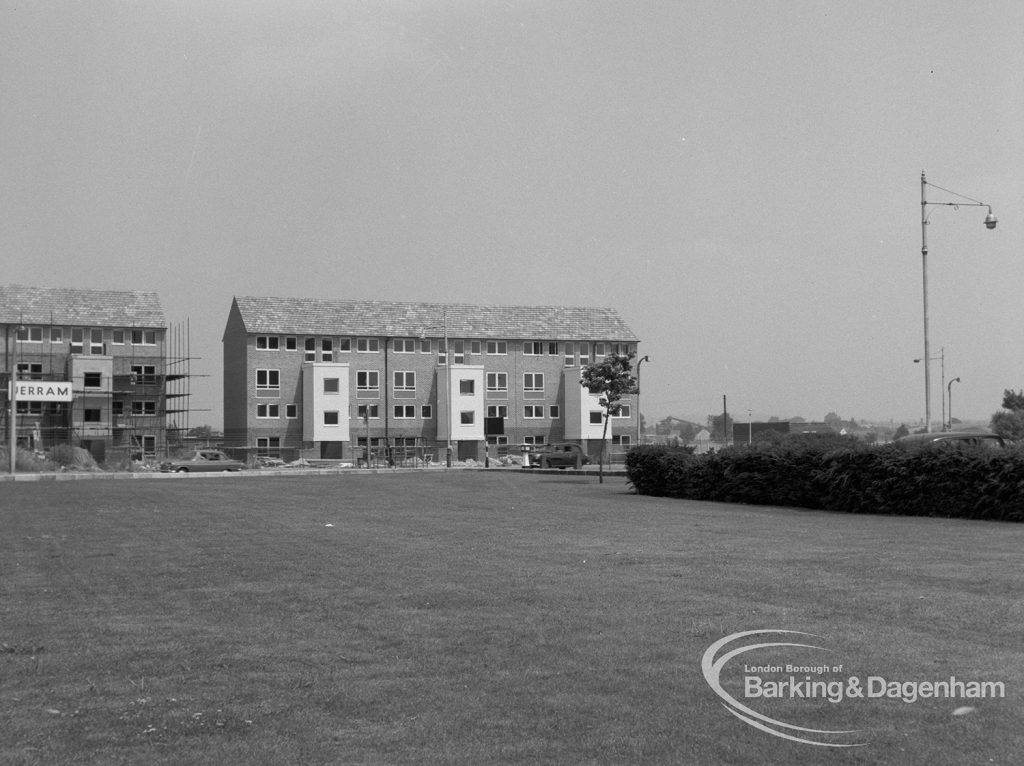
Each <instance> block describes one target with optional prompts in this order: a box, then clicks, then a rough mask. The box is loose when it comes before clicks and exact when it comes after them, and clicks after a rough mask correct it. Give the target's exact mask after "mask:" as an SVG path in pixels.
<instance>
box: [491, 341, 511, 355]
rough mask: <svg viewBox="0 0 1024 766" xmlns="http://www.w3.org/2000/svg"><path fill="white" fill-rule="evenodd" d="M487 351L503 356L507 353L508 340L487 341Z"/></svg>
mask: <svg viewBox="0 0 1024 766" xmlns="http://www.w3.org/2000/svg"><path fill="white" fill-rule="evenodd" d="M487 353H488V354H492V355H499V354H500V355H501V356H504V355H505V354H507V353H508V342H507V341H504V340H489V341H487Z"/></svg>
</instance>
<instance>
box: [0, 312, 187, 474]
mask: <svg viewBox="0 0 1024 766" xmlns="http://www.w3.org/2000/svg"><path fill="white" fill-rule="evenodd" d="M48 332H49V333H50V334H51V335H50V337H53V334H52V333H53V330H52V321H51V329H50V330H48ZM84 332H85V333H86V336H87V337H88V338H89V339H88V340H86V339H85V337H83V336H78V335H77V334H74V335H72V337H71V339H70V341H71V342H70V346H64V349H62V350H59V351H58V350H56V347H55V344H54V343H53V342H50V343H48V344H47V348H46V349H45V351H44V352H43V353H34V349H25V348H22V347H21V346H22V344H21V343H18V344H17V346H18V348H17V349H11V351H13V352H14V353H13V355H12V356H13V362H14V364H12V367H13V368H14V369H15V370H16V371H17V377H18V379H19V380H39V381H47V380H51V381H60V380H66V381H70V382H71V385H72V392H73V400H72V401H70V402H52V403H51V402H18V403H17V412H16V413H15V414H14V415H15V426H16V433H17V443H18V446H19V447H20V448H22V449H26V450H31V451H34V452H37V453H41V452H43V451H45V450H47V449H50V448H52V447H55V446H58V445H61V444H67V445H70V446H74V447H83V448H85V449H87V450H88V451H89V452H90V453H92V455H93V457H94V458H95V459H96V460H97V461H98V462H101V463H107V464H108V465H128V466H130V464H131V461H155V460H157V459H158V458H160V457H167V456H168V455H169V454H171V453H172V452H173V451H174V450H176V449H178V448H179V447H180V445H181V443H182V440H183V439H184V437H185V436H186V435H187V434H188V431H189V429H190V425H189V420H190V415H191V412H192V409H191V407H190V403H191V396H192V390H191V379H192V378H193V377H196V374H195V373H194V372H193V371H192V362H194V361H199V359H198V358H197V357H193V356H192V355H191V338H190V325H189V321H188V320H185V321H184V322H181V323H178V324H173V325H171V326H169V327H167V328H165V332H164V340H163V347H162V349H161V348H159V345H160V344H158V343H155V339H154V345H156V346H157V348H156V349H154V353H148V354H147V353H142V352H141V350H142V349H145V348H146V347H147V346H148V344H147V343H146V340H147V338H146V336H145V335H142V336H138V335H137V334H138V333H149V332H155V331H154V330H151V329H145V328H136V327H131V328H124V329H120V328H118V329H113V330H112V329H110V328H102V329H98V330H86V331H84ZM92 333H97V334H96V335H92ZM76 337H82V342H81V343H80V344H79V343H77V342H76ZM136 337H141V341H142V342H141V343H136V342H135V338H136ZM125 341H131V342H125ZM111 346H114V347H118V348H119V347H121V346H125V350H128V349H130V352H129V353H127V354H124V353H115V354H109V353H108V352H109V351H111V350H112V349H111ZM67 349H69V350H70V353H68V351H67ZM137 349H138V350H139V351H138V352H137ZM4 377H5V378H7V379H9V378H10V374H9V373H8V374H6V375H5V376H4ZM4 388H5V389H6V386H5V387H4ZM5 398H6V394H5ZM9 417H10V407H9V405H8V403H7V402H6V401H5V402H4V408H3V415H2V420H3V427H4V429H5V430H4V433H6V428H7V424H8V422H9V421H8V418H9Z"/></svg>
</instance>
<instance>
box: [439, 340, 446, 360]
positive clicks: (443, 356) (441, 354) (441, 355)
mask: <svg viewBox="0 0 1024 766" xmlns="http://www.w3.org/2000/svg"><path fill="white" fill-rule="evenodd" d="M437 363H438V364H448V347H447V346H446V345H445V342H444V341H443V340H440V341H438V342H437Z"/></svg>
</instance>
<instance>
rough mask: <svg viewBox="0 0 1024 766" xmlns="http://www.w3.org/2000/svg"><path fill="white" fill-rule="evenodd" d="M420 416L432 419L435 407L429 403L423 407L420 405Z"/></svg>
mask: <svg viewBox="0 0 1024 766" xmlns="http://www.w3.org/2000/svg"><path fill="white" fill-rule="evenodd" d="M420 417H421V418H423V419H424V420H430V419H431V418H433V417H434V408H433V407H431V406H430V405H429V404H424V405H423V406H422V407H420Z"/></svg>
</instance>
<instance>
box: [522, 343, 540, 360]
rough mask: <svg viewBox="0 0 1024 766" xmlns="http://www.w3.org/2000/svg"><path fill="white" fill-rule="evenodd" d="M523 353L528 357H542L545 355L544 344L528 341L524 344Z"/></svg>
mask: <svg viewBox="0 0 1024 766" xmlns="http://www.w3.org/2000/svg"><path fill="white" fill-rule="evenodd" d="M523 353H524V354H526V356H540V355H541V354H543V353H544V344H543V343H541V342H540V341H539V340H528V341H526V342H525V343H523Z"/></svg>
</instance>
